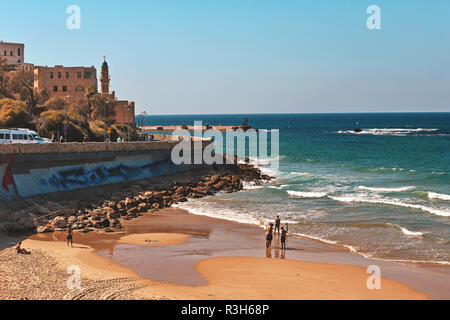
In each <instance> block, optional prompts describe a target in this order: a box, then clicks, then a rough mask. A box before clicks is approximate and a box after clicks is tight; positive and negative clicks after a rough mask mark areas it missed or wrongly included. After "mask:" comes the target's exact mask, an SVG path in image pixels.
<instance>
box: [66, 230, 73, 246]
mask: <svg viewBox="0 0 450 320" xmlns="http://www.w3.org/2000/svg"><path fill="white" fill-rule="evenodd" d="M69 242H70V246H71V247H72V248H73V231H72V226H69V227H68V228H67V246H69Z"/></svg>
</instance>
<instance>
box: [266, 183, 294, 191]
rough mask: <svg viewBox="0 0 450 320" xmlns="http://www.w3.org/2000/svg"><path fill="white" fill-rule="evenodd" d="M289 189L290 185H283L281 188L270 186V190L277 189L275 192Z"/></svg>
mask: <svg viewBox="0 0 450 320" xmlns="http://www.w3.org/2000/svg"><path fill="white" fill-rule="evenodd" d="M287 187H289V185H288V184H282V185H281V186H278V187H277V186H270V187H269V188H270V189H275V190H283V189H284V188H287Z"/></svg>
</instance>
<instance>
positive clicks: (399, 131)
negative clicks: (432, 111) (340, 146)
mask: <svg viewBox="0 0 450 320" xmlns="http://www.w3.org/2000/svg"><path fill="white" fill-rule="evenodd" d="M438 130H439V129H424V128H417V129H403V128H374V129H362V131H361V132H355V131H354V130H341V131H338V132H337V133H345V134H372V135H377V136H378V135H391V136H404V135H407V134H411V133H418V132H434V131H438Z"/></svg>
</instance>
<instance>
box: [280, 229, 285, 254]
mask: <svg viewBox="0 0 450 320" xmlns="http://www.w3.org/2000/svg"><path fill="white" fill-rule="evenodd" d="M286 234H287V232H286V230H284V228H283V227H281V239H280V241H281V250H286Z"/></svg>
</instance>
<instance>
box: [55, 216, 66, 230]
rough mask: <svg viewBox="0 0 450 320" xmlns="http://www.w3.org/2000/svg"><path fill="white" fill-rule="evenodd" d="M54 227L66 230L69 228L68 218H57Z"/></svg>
mask: <svg viewBox="0 0 450 320" xmlns="http://www.w3.org/2000/svg"><path fill="white" fill-rule="evenodd" d="M52 227H53V228H65V227H67V222H66V218H64V217H56V218H55V219H53V221H52Z"/></svg>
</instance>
